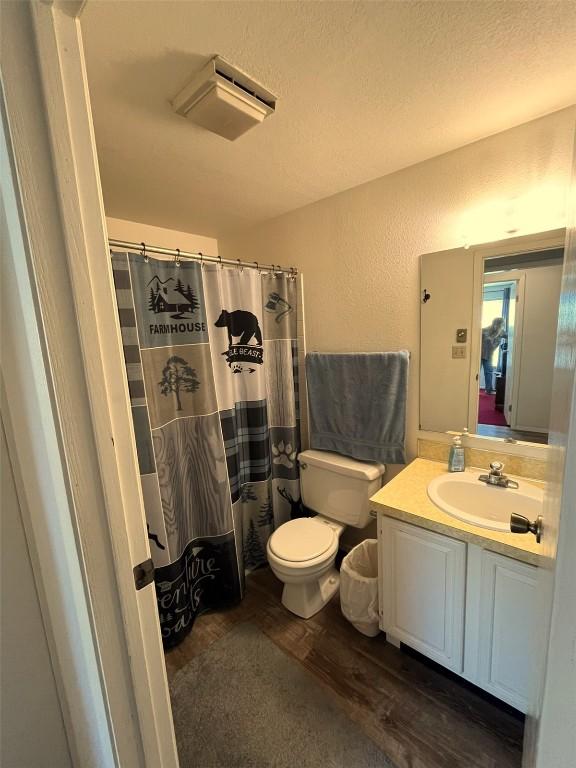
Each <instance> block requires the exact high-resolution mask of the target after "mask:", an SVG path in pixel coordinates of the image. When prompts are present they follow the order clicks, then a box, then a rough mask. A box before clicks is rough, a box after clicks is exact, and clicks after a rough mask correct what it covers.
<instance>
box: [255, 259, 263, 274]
mask: <svg viewBox="0 0 576 768" xmlns="http://www.w3.org/2000/svg"><path fill="white" fill-rule="evenodd" d="M254 264H256V269H257V270H258V274H259V275H261V274H262V272H260V265H259V264H258V262H257V261H255V262H254Z"/></svg>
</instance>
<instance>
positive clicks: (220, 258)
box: [218, 254, 224, 269]
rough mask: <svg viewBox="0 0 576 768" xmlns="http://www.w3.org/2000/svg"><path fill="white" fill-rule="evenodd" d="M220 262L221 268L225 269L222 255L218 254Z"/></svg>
mask: <svg viewBox="0 0 576 768" xmlns="http://www.w3.org/2000/svg"><path fill="white" fill-rule="evenodd" d="M218 264H220V269H224V266H223V264H222V256H220V254H218Z"/></svg>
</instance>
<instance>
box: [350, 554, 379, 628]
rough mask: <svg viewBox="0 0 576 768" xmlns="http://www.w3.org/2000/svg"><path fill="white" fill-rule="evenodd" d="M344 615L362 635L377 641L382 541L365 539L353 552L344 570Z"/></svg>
mask: <svg viewBox="0 0 576 768" xmlns="http://www.w3.org/2000/svg"><path fill="white" fill-rule="evenodd" d="M340 606H341V608H342V613H343V614H344V616H345V617H346V618H347V619H348V621H349V622H351V623H352V624H353V625H354V626H355V627H356V629H357V630H358V631H359V632H362V634H363V635H367V636H368V637H375V636H376V635H377V634H378V632H379V631H380V629H379V626H378V624H379V621H378V618H379V617H378V541H377V540H376V539H365V540H364V541H362V542H361V543H360V544H358V545H357V546H355V547H354V549H351V550H350V552H349V553H348V554H347V555H346V557H345V558H344V559H343V560H342V564H341V566H340Z"/></svg>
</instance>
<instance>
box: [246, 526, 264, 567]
mask: <svg viewBox="0 0 576 768" xmlns="http://www.w3.org/2000/svg"><path fill="white" fill-rule="evenodd" d="M264 562H266V553H265V552H264V548H263V547H262V543H261V541H260V536H258V531H257V530H256V526H255V525H254V520H250V525H249V526H248V533H247V534H246V540H245V541H244V567H245V568H249V569H253V568H258V566H259V565H262V563H264Z"/></svg>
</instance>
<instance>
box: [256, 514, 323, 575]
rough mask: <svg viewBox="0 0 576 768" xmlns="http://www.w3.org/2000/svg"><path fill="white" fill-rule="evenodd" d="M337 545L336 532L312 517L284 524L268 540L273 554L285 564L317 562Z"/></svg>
mask: <svg viewBox="0 0 576 768" xmlns="http://www.w3.org/2000/svg"><path fill="white" fill-rule="evenodd" d="M337 544H338V537H337V535H336V533H335V532H334V530H333V529H332V528H331V527H330V526H329V525H323V524H322V523H318V522H316V521H315V520H314V519H313V518H310V517H301V518H298V519H297V520H290V521H289V522H287V523H284V524H283V525H281V526H280V527H279V528H278V529H277V530H276V531H274V533H273V534H272V536H270V538H269V539H268V545H269V548H270V551H271V552H272V554H274V555H275V556H276V557H277V558H279V559H280V560H283V561H284V562H285V563H294V564H296V563H305V562H310V561H315V560H316V559H317V558H320V557H321V556H322V555H325V554H326V553H327V552H329V551H331V550H333V549H334V546H335V545H336V546H337Z"/></svg>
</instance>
